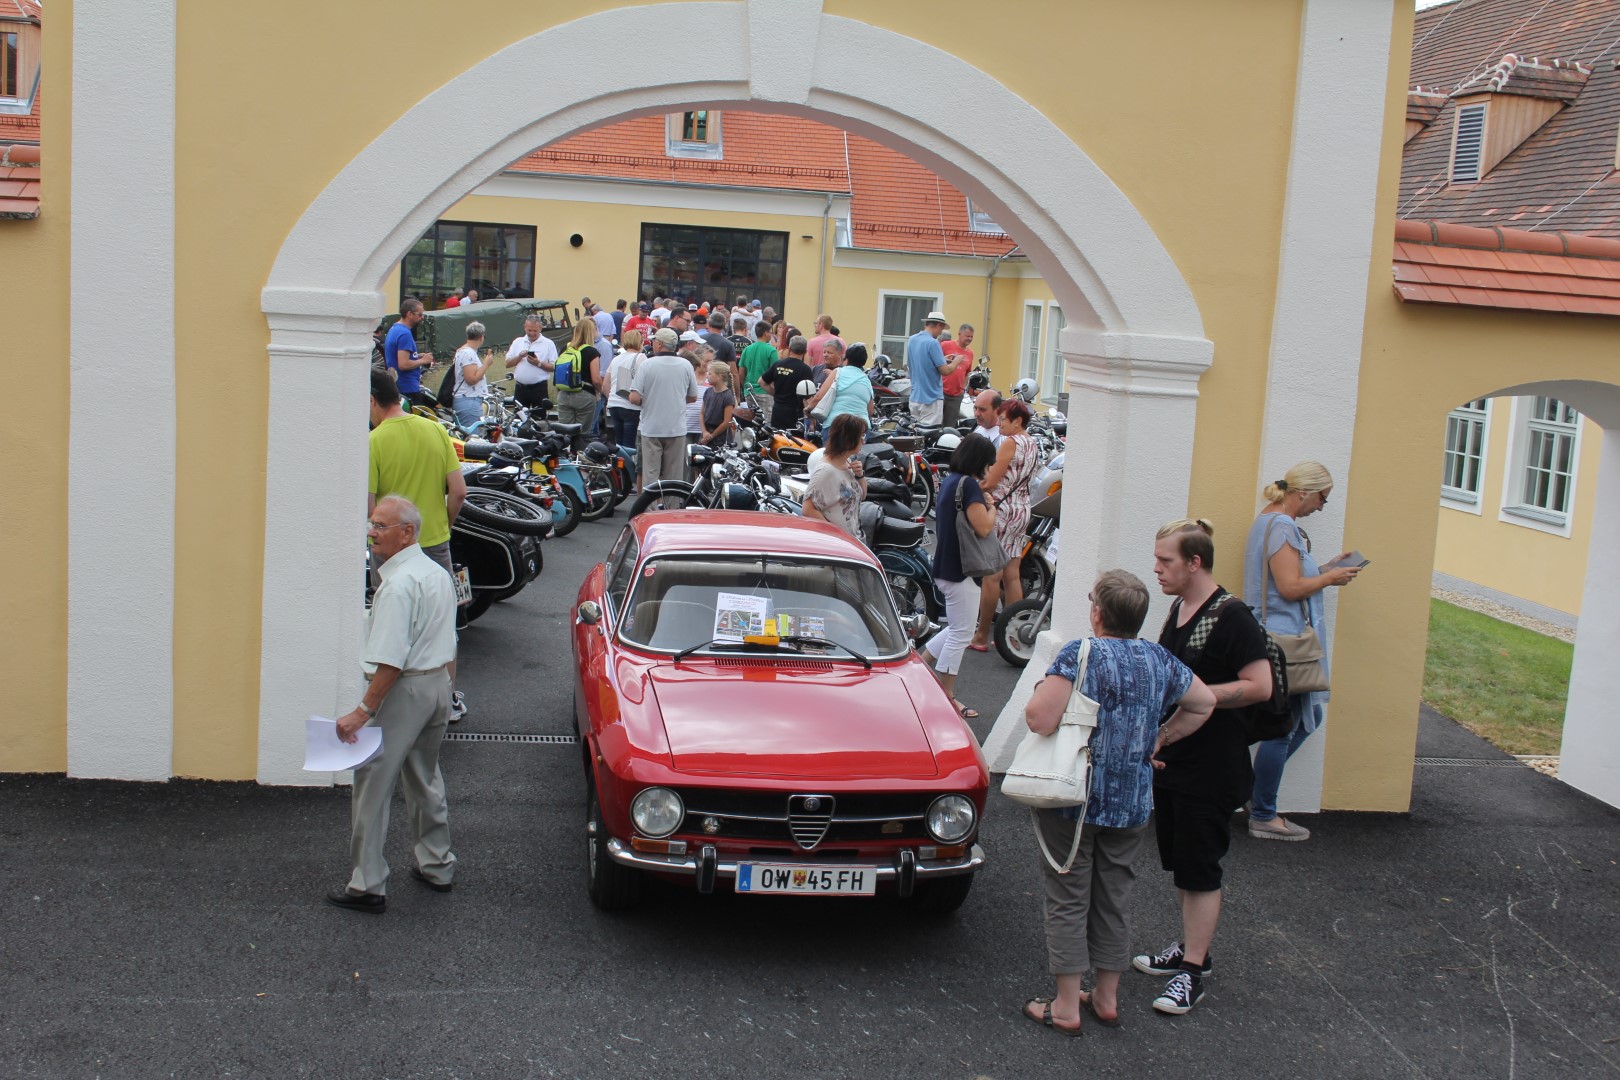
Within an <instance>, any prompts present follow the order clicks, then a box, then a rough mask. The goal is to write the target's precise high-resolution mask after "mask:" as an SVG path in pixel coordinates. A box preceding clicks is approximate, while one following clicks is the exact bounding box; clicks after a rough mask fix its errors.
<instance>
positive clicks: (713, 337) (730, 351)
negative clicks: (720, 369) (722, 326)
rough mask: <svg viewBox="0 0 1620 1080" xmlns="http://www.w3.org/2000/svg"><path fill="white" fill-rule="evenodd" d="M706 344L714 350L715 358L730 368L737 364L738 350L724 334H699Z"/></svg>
mask: <svg viewBox="0 0 1620 1080" xmlns="http://www.w3.org/2000/svg"><path fill="white" fill-rule="evenodd" d="M699 336H700V337H702V338H703V341H704V344H706V345H708V346H709V347H710V348H711V349H713V350H714V358H715V359H716V360H718V361H720V362H721V363H722V364H725V365H726V366H727V367H730V366H731V365H732V364H735V363H736V362H737V349H736V347H735V346H733V345H732V344H731V339H730V338H728V337H726V336H725V335H724V334H717V333H715V332H714V331H713V330H704V331H701V332H700V334H699Z"/></svg>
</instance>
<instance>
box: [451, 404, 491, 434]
mask: <svg viewBox="0 0 1620 1080" xmlns="http://www.w3.org/2000/svg"><path fill="white" fill-rule="evenodd" d="M453 400H454V402H455V410H456V423H458V424H460V425H461V426H462V428H463V429H464V430H468V431H470V430H471V429H472V426H473V425H474V424H476V423H478V421H480V420H482V419H483V418H484V399H483V398H478V397H458V398H455V399H453Z"/></svg>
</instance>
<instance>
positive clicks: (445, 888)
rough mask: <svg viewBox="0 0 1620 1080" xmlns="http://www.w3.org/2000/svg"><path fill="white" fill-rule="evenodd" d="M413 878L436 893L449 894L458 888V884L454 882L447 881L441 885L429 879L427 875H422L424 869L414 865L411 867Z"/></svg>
mask: <svg viewBox="0 0 1620 1080" xmlns="http://www.w3.org/2000/svg"><path fill="white" fill-rule="evenodd" d="M411 877H413V878H415V879H416V880H417V881H420V882H421V883H422V884H424V885H426V886H427V887H428V888H430V889H432V890H433V891H434V892H449V891H450V890H451V889H453V888H455V887H456V883H455V882H453V881H446V882H444V883H443V884H441V883H439V882H437V881H433V880H431V879H429V878H428V876H427V875H426V874H424V873H422V868H421V867H420V866H416V865H414V864H413V865H412V866H411Z"/></svg>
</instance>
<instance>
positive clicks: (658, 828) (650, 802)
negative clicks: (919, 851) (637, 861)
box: [630, 787, 971, 840]
mask: <svg viewBox="0 0 1620 1080" xmlns="http://www.w3.org/2000/svg"><path fill="white" fill-rule="evenodd" d="M970 809H971V808H970ZM685 817H686V807H685V806H683V805H682V804H681V797H680V796H679V795H677V794H675V793H674V792H673V791H671V790H669V788H664V787H650V788H644V789H642V791H641V792H640V793H639V794H637V795H636V797H635V798H634V799H632V800H630V820H632V821H634V822H635V823H636V828H637V829H639V830H641V832H642V833H644V834H646V835H647V836H650V837H652V838H653V839H655V840H657V839H659V838H661V837H665V836H668V835H669V834H670V833H672V832H674V831H675V830H676V829H678V828H680V825H681V820H682V819H683V818H685Z"/></svg>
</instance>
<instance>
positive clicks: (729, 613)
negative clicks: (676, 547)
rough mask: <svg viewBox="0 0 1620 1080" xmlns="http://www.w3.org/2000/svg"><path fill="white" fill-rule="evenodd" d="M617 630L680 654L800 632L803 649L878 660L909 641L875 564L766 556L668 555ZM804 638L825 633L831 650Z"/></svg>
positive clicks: (641, 578)
mask: <svg viewBox="0 0 1620 1080" xmlns="http://www.w3.org/2000/svg"><path fill="white" fill-rule="evenodd" d="M625 611H626V613H627V614H626V616H625V618H624V621H623V623H622V624H621V626H620V629H619V634H620V636H621V637H622V638H623V639H624V640H625V641H627V642H629V643H630V644H632V645H640V646H642V647H644V648H648V649H655V650H657V651H659V652H670V653H676V652H680V651H681V650H683V649H691V648H694V647H702V646H705V645H707V644H708V643H710V642H714V643H716V646H715V647H716V649H717V650H719V649H726V648H728V647H729V648H736V649H741V650H744V651H746V650H748V649H750V648H761V649H764V650H769V649H770V648H771V647H770V646H769V645H762V644H760V643H758V642H753V643H750V642H749V641H748V640H747V639H748V638H750V637H753V638H758V637H761V636H776V637H781V638H792V639H794V641H793V644H792V648H793V650H794V651H798V652H808V653H816V654H818V655H820V654H821V653H822V652H823V651H825V652H826V654H827V655H828V656H839V655H842V651H841V650H840V649H837V648H833V647H832V646H843V647H844V649H847V650H849V651H851V652H853V653H856V654H861V655H865V656H867V657H871V658H873V659H877V658H889V659H892V658H894V657H896V656H900V655H903V654H904V653H905V651H906V650H907V648H908V645H909V643H908V642H907V640H906V635H905V633H904V632H903V631H902V630H901V628H900V620H899V617H898V616H897V615H896V614H895V610H894V602H893V601H892V600H891V599H890V598H889V590H888V587H887V585H886V584H885V582H884V579H883V575H882V573H881V572H879V571H878V569H877V568H876V567H872V566H864V565H862V564H860V563H856V562H840V561H836V560H811V559H783V558H778V557H775V556H768V555H668V556H663V557H654V558H652V559H650V560H648V562H647V563H646V565H645V566H643V567H642V568H641V572H640V574H639V575H638V576H637V577H636V583H635V587H634V589H633V590H632V592H631V593H630V599H629V602H628V603H627V604H626V606H625ZM804 639H822V640H825V641H827V642H828V646H829V647H828V649H826V650H822V649H820V648H818V647H817V646H816V645H815V644H814V642H812V641H805V640H804Z"/></svg>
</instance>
